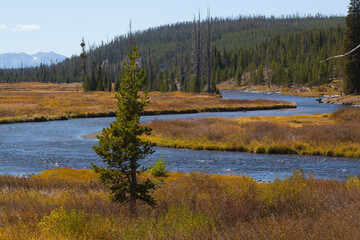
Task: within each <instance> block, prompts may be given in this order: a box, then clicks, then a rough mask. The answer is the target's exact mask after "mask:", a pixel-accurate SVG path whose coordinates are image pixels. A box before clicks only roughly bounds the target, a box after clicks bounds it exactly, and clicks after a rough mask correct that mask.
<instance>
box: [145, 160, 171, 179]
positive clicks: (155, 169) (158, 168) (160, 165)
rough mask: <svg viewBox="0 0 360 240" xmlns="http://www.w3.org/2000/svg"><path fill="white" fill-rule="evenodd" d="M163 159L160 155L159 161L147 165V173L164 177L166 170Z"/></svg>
mask: <svg viewBox="0 0 360 240" xmlns="http://www.w3.org/2000/svg"><path fill="white" fill-rule="evenodd" d="M165 159H166V158H165V157H163V156H162V155H160V159H159V160H157V161H154V162H153V163H152V164H150V165H149V167H148V172H149V173H150V174H151V175H153V176H156V177H163V176H165V175H166V173H167V169H166V165H167V164H166V162H165Z"/></svg>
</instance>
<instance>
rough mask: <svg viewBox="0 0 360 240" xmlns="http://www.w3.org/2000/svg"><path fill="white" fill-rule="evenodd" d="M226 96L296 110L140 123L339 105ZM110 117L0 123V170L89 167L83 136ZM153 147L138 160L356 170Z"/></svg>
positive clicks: (232, 169)
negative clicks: (281, 103)
mask: <svg viewBox="0 0 360 240" xmlns="http://www.w3.org/2000/svg"><path fill="white" fill-rule="evenodd" d="M222 94H223V97H224V98H233V99H270V100H283V101H290V102H296V103H297V105H298V108H296V109H281V110H266V111H247V112H226V113H198V114H181V115H161V116H145V117H142V118H141V121H142V122H148V121H151V120H154V119H159V120H166V119H188V118H201V117H210V116H211V117H220V116H221V117H238V116H260V115H262V116H286V115H298V114H316V113H331V112H333V111H335V110H336V109H339V108H341V106H338V105H331V104H318V103H317V102H316V101H315V98H304V97H294V96H286V95H281V94H275V93H272V94H265V93H246V92H238V91H222ZM112 121H114V118H89V119H73V120H69V121H52V122H41V123H18V124H3V125H0V174H10V175H24V174H31V173H40V172H41V171H42V170H45V169H51V168H65V167H71V168H76V169H83V168H90V162H93V163H95V164H98V165H101V164H102V162H101V160H100V159H99V157H98V156H97V155H96V154H95V153H94V151H93V150H92V149H91V147H92V146H93V145H95V144H97V140H85V139H82V136H83V135H85V134H89V133H92V132H96V131H99V130H101V129H102V128H104V127H108V126H109V124H110V123H111V122H112ZM155 150H156V152H155V153H154V154H152V155H150V156H148V157H147V158H146V159H144V160H142V161H141V164H142V165H143V166H147V165H148V164H149V163H151V162H152V161H154V160H156V159H158V158H160V154H162V155H163V156H164V157H166V162H167V163H168V169H169V171H183V172H191V171H203V172H206V173H217V174H232V175H246V176H249V177H253V178H255V179H257V180H262V181H271V180H274V179H275V178H276V176H278V177H280V178H284V177H285V176H286V175H289V174H291V173H292V172H293V170H294V169H299V168H302V169H304V170H305V171H306V172H312V173H313V174H314V175H315V176H316V177H317V178H331V179H337V180H344V179H346V178H347V175H348V174H351V175H360V159H347V158H336V157H324V156H298V155H258V154H251V153H236V152H223V151H195V150H186V149H171V148H155Z"/></svg>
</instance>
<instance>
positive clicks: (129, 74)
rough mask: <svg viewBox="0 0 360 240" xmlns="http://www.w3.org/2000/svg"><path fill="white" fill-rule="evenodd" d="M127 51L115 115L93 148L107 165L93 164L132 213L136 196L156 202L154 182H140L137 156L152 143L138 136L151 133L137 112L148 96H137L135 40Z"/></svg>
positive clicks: (141, 77)
mask: <svg viewBox="0 0 360 240" xmlns="http://www.w3.org/2000/svg"><path fill="white" fill-rule="evenodd" d="M131 50H132V52H131V54H129V53H127V55H128V57H129V59H130V62H129V63H125V62H124V66H125V70H124V72H122V74H121V75H122V76H121V84H120V88H119V90H118V92H119V94H117V95H116V98H117V99H118V102H117V106H118V111H117V112H116V115H117V118H116V121H114V122H113V123H112V124H111V125H110V127H109V128H106V129H103V131H102V135H101V136H99V137H98V138H99V146H94V147H93V149H94V151H95V152H96V153H97V154H98V155H99V156H100V157H101V158H102V161H103V162H104V163H106V167H99V166H96V165H94V164H92V167H93V168H94V170H95V172H97V173H99V174H100V181H101V182H102V183H104V184H105V185H106V186H107V187H108V188H109V189H110V191H111V199H112V200H113V201H117V202H125V201H128V202H130V209H131V212H132V213H135V210H136V209H135V206H136V200H141V201H144V202H146V203H148V204H150V205H152V204H154V203H155V200H154V198H153V197H152V196H151V195H150V193H149V192H150V191H151V190H152V189H154V187H155V184H154V183H153V182H151V181H150V180H149V179H147V180H146V181H145V182H143V183H139V182H138V179H137V176H138V175H139V174H140V171H139V167H140V165H139V163H138V160H140V159H143V158H144V157H145V156H146V155H148V154H151V153H153V150H152V149H151V147H152V144H149V143H147V142H144V141H142V140H141V139H140V135H142V134H150V131H151V129H149V128H147V127H144V126H141V125H140V124H139V123H140V115H141V113H142V112H143V110H144V107H145V105H146V102H147V99H148V98H147V96H146V94H145V96H144V95H143V96H140V95H139V91H140V90H141V89H142V88H143V86H144V80H145V74H144V71H143V70H142V69H139V68H138V66H137V59H138V58H139V57H140V55H139V53H138V50H137V48H136V47H135V42H134V44H133V47H132V48H131Z"/></svg>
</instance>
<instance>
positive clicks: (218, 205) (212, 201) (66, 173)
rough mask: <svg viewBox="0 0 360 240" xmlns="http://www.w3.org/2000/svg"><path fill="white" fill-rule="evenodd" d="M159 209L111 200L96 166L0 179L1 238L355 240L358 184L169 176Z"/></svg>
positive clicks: (298, 178)
mask: <svg viewBox="0 0 360 240" xmlns="http://www.w3.org/2000/svg"><path fill="white" fill-rule="evenodd" d="M164 181H165V184H162V185H161V188H159V189H157V190H155V192H154V193H153V194H154V196H155V198H156V199H157V205H156V206H155V207H153V208H152V207H148V206H144V205H141V204H139V205H138V210H139V211H138V215H137V216H131V215H130V214H129V211H128V207H127V205H126V204H115V203H112V202H110V200H109V199H108V190H107V189H106V188H105V187H104V186H103V185H102V184H100V182H99V181H98V180H97V175H95V174H94V172H93V171H91V170H71V169H58V170H49V171H45V172H44V173H43V174H40V175H36V176H32V177H29V178H25V177H12V176H0V190H1V193H2V194H1V195H0V207H1V211H0V213H1V214H0V221H1V225H0V239H289V238H291V239H319V240H321V239H357V238H358V236H359V235H360V228H359V214H360V209H359V207H358V203H359V201H360V182H359V179H358V178H355V177H352V178H350V179H349V180H348V181H347V182H338V181H332V180H315V179H314V178H313V177H311V176H306V175H305V174H303V173H302V172H295V173H294V174H293V175H292V176H289V177H287V178H286V179H285V180H276V181H274V182H272V183H256V182H255V181H254V180H253V179H251V178H248V177H237V176H218V175H205V174H197V173H192V174H182V173H170V174H168V176H167V177H165V178H164Z"/></svg>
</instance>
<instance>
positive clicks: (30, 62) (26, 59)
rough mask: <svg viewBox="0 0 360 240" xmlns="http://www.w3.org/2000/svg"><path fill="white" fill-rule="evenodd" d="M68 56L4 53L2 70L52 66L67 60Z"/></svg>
mask: <svg viewBox="0 0 360 240" xmlns="http://www.w3.org/2000/svg"><path fill="white" fill-rule="evenodd" d="M66 58H67V57H66V56H63V55H61V54H58V53H55V52H53V51H50V52H42V51H39V52H38V53H35V54H27V53H24V52H19V53H3V54H0V68H2V69H4V68H22V67H37V66H40V65H41V64H45V65H51V64H52V63H59V62H62V61H64V60H65V59H66Z"/></svg>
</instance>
